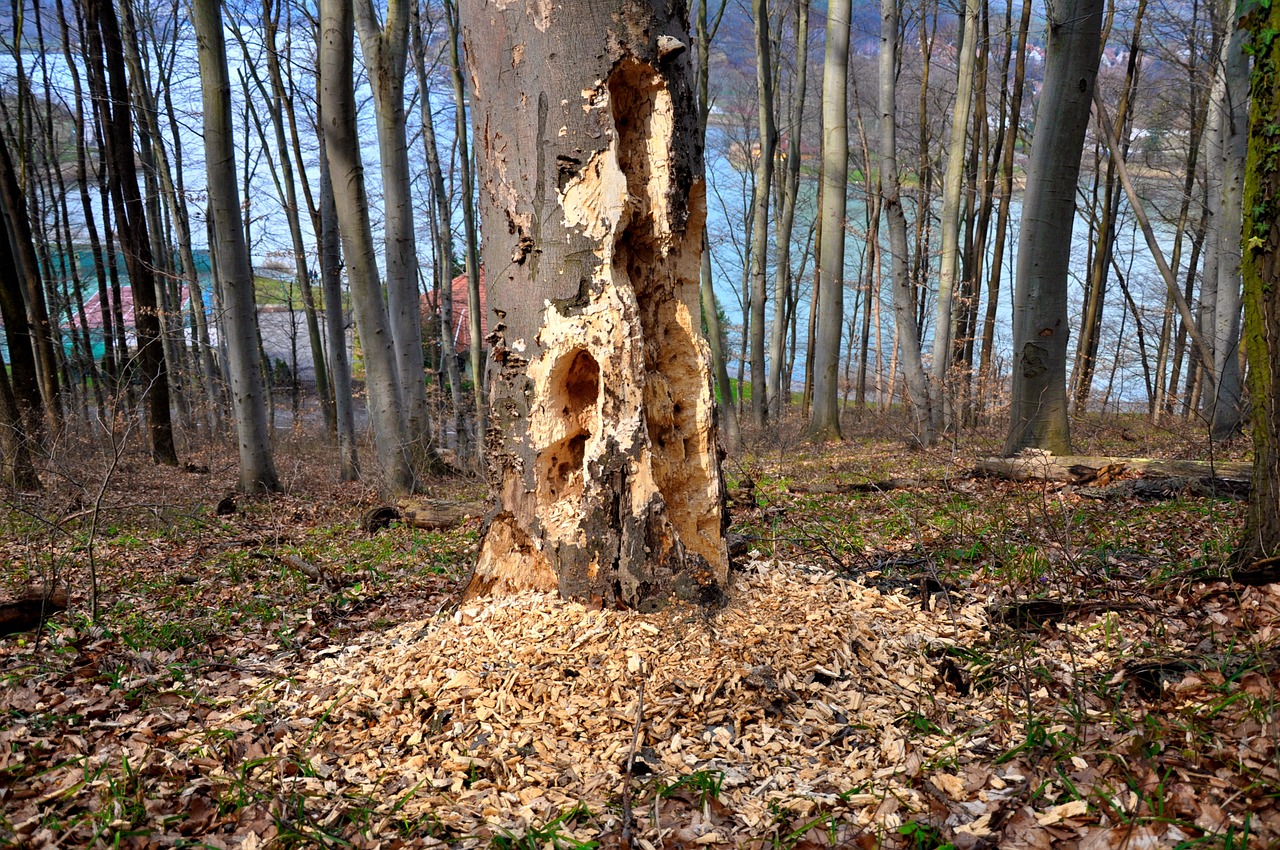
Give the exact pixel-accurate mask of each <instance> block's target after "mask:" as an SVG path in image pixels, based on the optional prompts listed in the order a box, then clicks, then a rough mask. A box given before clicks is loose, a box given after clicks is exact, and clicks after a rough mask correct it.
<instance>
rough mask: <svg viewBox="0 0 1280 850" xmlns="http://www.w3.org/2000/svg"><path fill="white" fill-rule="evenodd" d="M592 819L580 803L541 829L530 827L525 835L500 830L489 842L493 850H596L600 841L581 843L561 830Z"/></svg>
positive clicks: (588, 810) (587, 810) (589, 811)
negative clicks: (577, 822)
mask: <svg viewBox="0 0 1280 850" xmlns="http://www.w3.org/2000/svg"><path fill="white" fill-rule="evenodd" d="M590 817H591V810H590V809H588V808H587V807H586V806H585V805H583V804H581V803H579V804H578V805H577V806H574V807H573V808H572V809H569V810H568V811H565V812H561V813H560V815H559V816H557V817H556V818H554V819H553V820H550V821H547V823H545V824H543V825H542V826H540V827H530V828H529V829H527V830H525V832H524V834H522V835H516V834H515V833H513V832H511V831H510V830H506V829H503V830H500V831H499V833H498V834H497V835H495V836H493V838H491V839H490V840H489V846H490V847H491V848H493V850H547V848H551V850H594V848H597V847H599V846H600V842H599V841H580V840H578V839H577V838H574V837H573V836H572V835H566V834H564V833H563V832H562V831H561V830H562V829H563V828H565V827H567V826H569V825H570V824H572V823H575V822H576V821H579V820H586V819H587V818H590Z"/></svg>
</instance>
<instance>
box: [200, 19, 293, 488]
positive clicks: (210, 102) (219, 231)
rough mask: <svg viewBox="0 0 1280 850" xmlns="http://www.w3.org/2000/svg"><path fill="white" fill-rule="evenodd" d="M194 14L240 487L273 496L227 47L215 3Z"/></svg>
mask: <svg viewBox="0 0 1280 850" xmlns="http://www.w3.org/2000/svg"><path fill="white" fill-rule="evenodd" d="M192 17H193V18H194V22H195V28H196V41H197V44H198V50H199V57H200V83H201V89H202V91H203V95H204V97H203V104H204V148H205V163H206V165H205V169H206V171H207V174H208V193H209V209H210V211H211V213H212V215H213V230H214V234H215V235H216V238H217V242H216V244H215V245H214V246H211V247H213V249H214V250H215V251H216V252H217V254H218V270H219V271H220V272H221V274H222V297H223V304H224V305H225V307H226V314H225V315H224V316H223V322H222V324H223V328H225V329H226V332H227V354H228V357H229V360H230V362H229V363H228V364H227V365H228V370H227V371H228V373H229V377H230V379H231V399H232V404H233V407H234V409H235V418H236V437H237V443H238V444H239V449H240V489H242V490H244V491H245V492H247V493H259V492H264V491H265V492H276V491H278V490H279V489H280V480H279V478H277V477H276V468H275V462H274V461H273V460H272V456H271V435H270V433H269V432H268V431H267V408H266V398H265V390H264V388H263V382H262V363H261V361H260V360H259V359H258V313H257V309H256V307H255V305H254V298H253V271H252V270H251V268H250V266H249V248H248V246H247V245H246V244H245V241H244V231H243V230H241V229H240V222H239V217H240V193H239V191H238V189H237V187H236V159H235V145H234V141H233V139H234V136H233V131H232V128H231V76H230V74H229V73H228V71H227V45H226V42H225V40H224V36H223V32H222V9H221V5H220V3H219V0H193V3H192Z"/></svg>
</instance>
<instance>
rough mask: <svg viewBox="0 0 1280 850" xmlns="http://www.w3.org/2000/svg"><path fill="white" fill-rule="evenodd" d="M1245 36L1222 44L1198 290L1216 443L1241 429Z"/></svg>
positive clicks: (1232, 14) (1232, 33) (1233, 33)
mask: <svg viewBox="0 0 1280 850" xmlns="http://www.w3.org/2000/svg"><path fill="white" fill-rule="evenodd" d="M1237 8H1238V7H1237V4H1236V3H1233V2H1228V3H1227V10H1228V15H1229V17H1228V22H1233V21H1234V20H1235V19H1236V17H1237V14H1236V9H1237ZM1244 41H1245V33H1244V31H1243V30H1240V29H1238V28H1235V27H1232V28H1231V29H1230V30H1229V32H1228V36H1227V37H1226V38H1224V39H1223V50H1222V60H1221V63H1220V66H1221V68H1222V73H1223V97H1222V99H1221V102H1220V103H1219V104H1215V106H1216V108H1218V109H1220V110H1221V113H1220V115H1221V117H1220V119H1219V122H1220V127H1221V130H1220V134H1221V143H1220V145H1219V146H1218V151H1219V161H1218V162H1217V163H1210V167H1211V168H1216V170H1217V171H1218V175H1219V179H1218V185H1219V193H1220V194H1219V201H1218V215H1219V223H1218V227H1217V233H1218V244H1217V246H1216V252H1215V255H1216V259H1217V263H1216V266H1215V268H1213V269H1209V268H1207V266H1206V268H1205V275H1204V280H1203V283H1202V287H1203V286H1207V285H1209V278H1210V275H1212V276H1213V278H1214V281H1215V285H1214V288H1215V290H1216V296H1217V297H1216V298H1215V303H1214V313H1213V316H1212V322H1213V324H1212V326H1211V327H1206V328H1204V331H1205V333H1206V334H1207V335H1208V336H1209V337H1210V338H1211V339H1212V345H1211V347H1212V349H1213V373H1214V375H1215V376H1216V378H1217V381H1216V392H1215V393H1208V394H1206V398H1207V400H1208V405H1207V406H1208V408H1209V409H1208V410H1207V411H1206V413H1207V418H1208V419H1209V421H1210V422H1211V423H1212V427H1211V429H1210V433H1211V435H1212V436H1213V439H1215V440H1225V439H1227V438H1229V437H1231V436H1232V435H1233V434H1235V433H1236V431H1237V430H1239V428H1240V422H1241V419H1242V411H1241V409H1240V389H1241V387H1240V303H1241V290H1240V287H1241V283H1240V263H1241V252H1240V241H1239V240H1238V239H1237V238H1236V234H1237V233H1238V232H1240V230H1241V228H1242V227H1243V221H1244V210H1243V207H1242V202H1241V195H1242V192H1243V189H1244V176H1245V175H1244V171H1245V158H1246V156H1247V153H1248V143H1249V139H1248V120H1249V102H1248V93H1249V58H1248V56H1247V55H1246V54H1245V52H1244Z"/></svg>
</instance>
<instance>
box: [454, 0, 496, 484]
mask: <svg viewBox="0 0 1280 850" xmlns="http://www.w3.org/2000/svg"><path fill="white" fill-rule="evenodd" d="M444 7H445V15H446V18H447V19H448V22H449V62H450V66H451V67H452V70H453V100H454V115H455V117H456V121H455V123H454V135H455V139H456V142H457V146H458V166H459V169H458V170H459V172H460V173H461V178H462V180H461V182H462V187H461V188H462V227H463V234H464V242H465V249H464V258H465V261H466V272H467V323H468V330H469V331H470V333H471V350H470V352H469V354H470V360H471V382H472V384H473V386H474V388H475V403H476V458H477V460H481V461H483V459H484V452H485V442H486V439H487V438H486V437H485V431H486V430H487V428H488V425H487V421H486V417H487V416H488V402H487V401H486V398H487V396H486V392H485V382H486V381H487V380H488V378H487V376H486V374H485V368H484V340H483V339H482V338H481V337H482V334H483V331H482V330H481V325H480V314H481V312H482V311H483V310H484V306H483V305H482V304H481V301H480V277H481V268H480V249H479V244H480V231H479V230H478V227H477V224H476V212H475V200H474V198H475V192H476V184H475V180H474V178H473V177H472V173H471V165H472V160H471V153H472V150H471V145H470V143H469V142H468V141H467V109H466V102H467V98H466V86H465V83H464V79H463V75H462V58H461V54H460V53H459V52H458V51H459V45H460V44H461V41H462V33H461V26H460V23H459V20H458V6H457V3H456V2H455V0H445V4H444Z"/></svg>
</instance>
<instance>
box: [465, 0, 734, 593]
mask: <svg viewBox="0 0 1280 850" xmlns="http://www.w3.org/2000/svg"><path fill="white" fill-rule="evenodd" d="M466 12H467V17H466V18H465V20H464V23H465V27H464V33H463V35H464V39H465V42H466V46H467V56H468V58H469V63H468V64H469V67H470V68H472V69H473V72H474V78H473V87H472V92H473V98H474V101H475V103H474V109H473V116H474V121H475V131H476V132H475V138H476V145H477V157H476V158H477V161H478V162H479V163H480V165H481V168H482V174H481V177H482V179H481V181H480V185H481V186H482V187H483V190H484V191H483V193H482V195H481V202H482V209H481V213H482V214H481V220H482V221H483V222H484V226H485V234H484V235H485V239H484V253H485V265H486V268H488V269H490V270H491V271H490V273H489V275H488V278H487V287H488V293H489V298H490V304H491V307H492V309H493V315H495V316H496V317H498V321H497V322H496V323H495V325H494V328H493V334H492V339H493V340H494V342H493V350H492V353H491V356H490V368H491V374H490V387H491V393H492V401H491V408H490V409H491V413H492V417H493V418H492V423H493V433H492V436H491V440H490V454H489V479H490V485H491V487H492V488H493V490H494V492H495V494H496V495H497V498H498V506H497V509H496V511H495V512H494V513H493V514H491V519H490V523H489V525H488V528H487V530H486V532H485V535H484V539H483V541H482V543H481V549H480V556H479V561H478V563H477V565H476V571H475V574H474V576H473V578H472V582H471V587H470V591H469V592H470V593H471V594H476V593H482V592H488V591H498V592H501V591H505V590H510V589H517V588H523V587H537V588H542V589H544V590H556V589H558V590H559V591H560V592H561V593H562V594H563V595H565V596H568V597H574V598H582V599H586V600H591V601H598V602H600V603H602V604H606V605H610V604H625V605H629V606H640V607H642V608H643V609H646V610H647V609H649V608H650V607H651V606H652V607H656V606H660V605H662V604H663V601H664V600H666V599H667V598H669V597H670V595H671V594H675V595H677V596H680V597H683V598H686V599H691V600H697V601H702V602H716V601H718V600H719V599H720V598H721V596H722V594H723V588H724V587H725V583H726V580H727V576H728V564H727V558H726V554H725V544H724V540H723V537H722V522H723V518H724V513H723V510H722V502H721V499H722V495H721V494H722V487H723V484H722V482H721V479H720V468H719V461H718V459H717V445H716V443H717V439H716V432H715V422H714V414H713V403H712V397H711V381H710V371H709V367H710V356H709V352H708V350H707V347H706V343H705V342H704V340H703V338H702V334H701V333H700V331H699V324H700V322H699V320H698V316H699V297H698V293H699V284H698V277H699V260H700V256H701V253H702V227H703V223H704V220H705V216H706V190H705V183H704V181H703V172H702V155H701V149H700V146H699V144H698V142H699V132H698V119H697V112H696V108H695V104H694V94H693V89H692V86H691V81H692V75H691V72H690V65H689V55H688V51H687V49H686V42H685V39H686V38H687V37H688V36H687V33H688V20H687V18H686V17H685V14H684V12H683V10H677V12H676V13H673V12H672V10H671V7H670V6H669V4H667V3H665V2H658V0H609V2H602V1H601V0H564V2H560V3H556V4H545V5H514V4H513V5H510V6H506V7H504V8H498V7H496V6H494V5H492V4H487V3H482V2H472V3H469V4H468V5H467V7H466ZM552 56H554V57H555V59H554V61H552V59H551V57H552ZM513 58H514V59H515V60H516V61H514V62H513V61H512V60H513ZM521 104H527V107H522V106H521ZM515 115H524V116H527V120H513V117H512V116H515ZM509 225H510V228H509Z"/></svg>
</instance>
